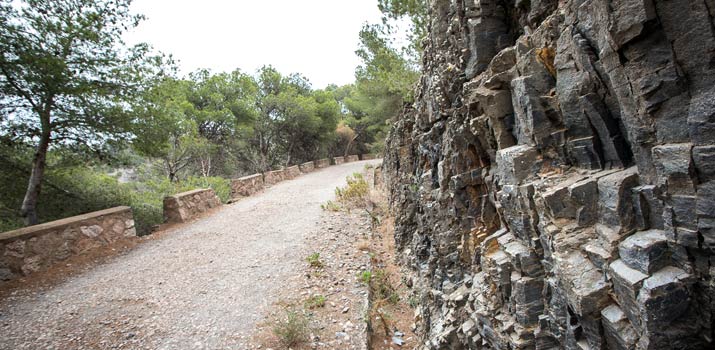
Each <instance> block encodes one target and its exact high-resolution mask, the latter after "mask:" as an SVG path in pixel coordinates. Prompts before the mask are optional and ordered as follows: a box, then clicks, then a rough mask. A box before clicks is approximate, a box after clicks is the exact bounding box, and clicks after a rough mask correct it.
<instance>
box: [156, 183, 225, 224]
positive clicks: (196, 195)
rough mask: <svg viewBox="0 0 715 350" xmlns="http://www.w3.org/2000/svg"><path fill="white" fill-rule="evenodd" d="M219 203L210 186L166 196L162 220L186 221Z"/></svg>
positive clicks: (171, 221)
mask: <svg viewBox="0 0 715 350" xmlns="http://www.w3.org/2000/svg"><path fill="white" fill-rule="evenodd" d="M220 205H221V200H220V199H219V198H218V196H217V195H216V193H215V192H214V190H213V189H210V188H208V189H198V190H193V191H188V192H182V193H179V194H175V195H173V196H168V197H165V198H164V222H167V223H177V222H186V221H188V220H191V219H193V218H195V217H197V216H199V215H201V214H202V213H203V212H205V211H208V210H209V209H211V208H215V207H218V206H220Z"/></svg>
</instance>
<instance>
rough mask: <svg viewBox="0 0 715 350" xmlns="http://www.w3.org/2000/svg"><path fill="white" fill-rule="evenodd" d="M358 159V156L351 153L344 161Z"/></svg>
mask: <svg viewBox="0 0 715 350" xmlns="http://www.w3.org/2000/svg"><path fill="white" fill-rule="evenodd" d="M358 160H360V158H359V157H358V156H357V154H353V155H351V156H347V157H345V162H346V163H349V162H357V161H358Z"/></svg>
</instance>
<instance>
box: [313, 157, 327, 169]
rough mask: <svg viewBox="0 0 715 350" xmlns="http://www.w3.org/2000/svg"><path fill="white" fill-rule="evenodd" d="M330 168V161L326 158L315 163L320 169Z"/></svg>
mask: <svg viewBox="0 0 715 350" xmlns="http://www.w3.org/2000/svg"><path fill="white" fill-rule="evenodd" d="M329 166H330V159H328V158H325V159H318V160H316V161H315V167H316V168H318V169H320V168H326V167H329Z"/></svg>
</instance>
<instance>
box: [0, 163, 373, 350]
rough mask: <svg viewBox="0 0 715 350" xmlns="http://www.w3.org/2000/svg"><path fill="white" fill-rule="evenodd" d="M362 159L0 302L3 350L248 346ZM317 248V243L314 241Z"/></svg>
mask: <svg viewBox="0 0 715 350" xmlns="http://www.w3.org/2000/svg"><path fill="white" fill-rule="evenodd" d="M379 162H380V161H379V160H377V161H364V162H354V163H347V164H342V165H339V166H332V167H328V168H325V169H320V170H317V171H315V172H313V173H310V174H306V175H303V176H301V177H298V178H296V179H294V180H290V181H285V182H282V183H279V184H277V185H275V186H273V187H271V188H268V189H266V190H265V191H264V192H262V193H259V194H256V195H254V196H252V197H247V198H244V199H242V200H240V201H238V202H236V203H234V204H231V205H226V206H223V207H222V208H221V209H219V210H217V211H215V212H213V213H211V215H209V216H206V217H203V218H200V219H198V220H196V221H194V222H192V223H189V224H187V225H182V226H179V227H176V228H173V229H169V231H168V232H165V233H163V234H162V235H160V238H157V239H154V240H147V241H146V242H143V243H142V244H140V245H138V246H137V247H136V248H134V249H133V250H131V251H130V252H129V253H127V254H125V255H121V256H118V257H116V258H112V259H110V260H109V261H108V262H106V263H103V264H101V265H99V266H96V267H93V268H91V269H89V270H88V271H86V272H83V273H81V274H77V275H74V276H71V277H69V278H67V279H66V280H64V281H62V282H61V283H59V284H57V285H54V286H51V287H49V288H44V289H19V290H17V291H14V292H13V293H11V294H10V295H7V296H5V298H4V299H2V300H0V332H2V337H0V349H8V350H10V349H57V350H60V349H246V348H249V347H250V345H249V343H250V341H251V338H252V336H253V334H252V332H253V331H254V330H255V328H256V325H257V323H258V322H259V321H261V320H263V319H264V318H265V316H266V313H267V311H268V310H270V309H271V306H272V305H273V304H274V303H275V302H277V301H278V300H279V299H280V297H281V295H283V294H284V293H285V290H286V289H287V288H289V287H288V286H291V285H296V284H299V283H302V282H301V281H297V280H295V279H296V278H299V277H300V273H301V269H302V267H301V266H303V264H304V263H305V256H304V252H305V251H306V250H310V246H311V245H312V244H315V243H316V242H315V240H314V237H315V236H314V235H313V234H312V233H314V232H316V227H320V225H321V224H325V221H324V219H322V216H321V215H323V211H322V209H321V208H320V205H321V204H324V203H325V202H327V201H328V200H331V199H333V197H334V189H335V188H336V187H338V186H342V185H343V184H344V183H345V177H346V176H347V175H349V174H352V173H353V172H359V171H361V170H363V169H364V167H365V165H366V164H377V163H379ZM317 243H320V242H317Z"/></svg>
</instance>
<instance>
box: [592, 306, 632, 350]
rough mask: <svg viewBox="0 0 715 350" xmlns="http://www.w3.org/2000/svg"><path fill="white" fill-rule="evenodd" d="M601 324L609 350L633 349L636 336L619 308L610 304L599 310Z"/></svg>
mask: <svg viewBox="0 0 715 350" xmlns="http://www.w3.org/2000/svg"><path fill="white" fill-rule="evenodd" d="M601 322H602V324H603V333H604V336H605V338H606V344H608V348H609V349H612V350H630V349H633V348H634V346H635V344H636V342H637V341H638V334H637V333H636V331H635V329H633V326H631V322H630V321H628V317H626V314H625V313H623V310H621V308H619V307H618V306H617V305H615V304H611V305H609V306H608V307H606V308H605V309H603V310H601Z"/></svg>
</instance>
